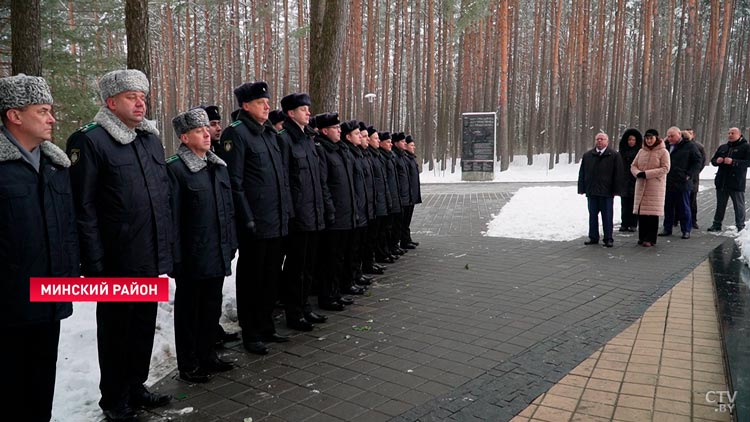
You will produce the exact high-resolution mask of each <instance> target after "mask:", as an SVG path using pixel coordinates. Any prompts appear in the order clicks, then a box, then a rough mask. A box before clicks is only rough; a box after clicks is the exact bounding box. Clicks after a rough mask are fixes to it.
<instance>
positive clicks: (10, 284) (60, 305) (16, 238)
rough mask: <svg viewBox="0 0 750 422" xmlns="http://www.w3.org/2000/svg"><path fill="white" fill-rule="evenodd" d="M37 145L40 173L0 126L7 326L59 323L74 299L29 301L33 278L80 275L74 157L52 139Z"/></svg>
mask: <svg viewBox="0 0 750 422" xmlns="http://www.w3.org/2000/svg"><path fill="white" fill-rule="evenodd" d="M38 148H41V161H40V167H39V172H38V173H37V171H36V169H34V168H33V167H32V166H31V164H29V163H28V162H26V161H25V160H24V159H23V158H22V156H21V152H20V151H19V150H18V148H17V147H16V146H15V145H14V144H12V143H11V141H10V140H9V139H8V138H7V137H6V136H5V134H4V133H3V132H2V126H0V262H2V263H3V271H2V275H0V324H2V326H4V327H8V326H19V325H25V324H33V323H46V322H52V321H58V320H61V319H63V318H67V317H68V316H70V315H71V314H72V313H73V307H72V305H71V304H70V302H52V303H45V302H34V303H31V302H30V301H29V277H77V276H78V275H79V271H78V260H79V258H78V236H77V235H76V224H75V212H74V207H73V196H72V194H71V190H70V173H69V167H70V161H69V160H68V157H66V156H65V153H64V152H63V151H62V150H60V149H59V148H58V147H56V146H55V145H53V144H52V142H49V141H45V142H43V143H42V144H41V145H40V146H39V147H38ZM5 347H15V346H14V345H6V346H5ZM11 364H12V362H11Z"/></svg>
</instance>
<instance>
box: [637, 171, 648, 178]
mask: <svg viewBox="0 0 750 422" xmlns="http://www.w3.org/2000/svg"><path fill="white" fill-rule="evenodd" d="M636 177H640V178H641V179H645V178H646V172H645V171H642V172H640V173H638V175H637V176H636Z"/></svg>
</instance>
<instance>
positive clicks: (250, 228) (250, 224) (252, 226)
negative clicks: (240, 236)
mask: <svg viewBox="0 0 750 422" xmlns="http://www.w3.org/2000/svg"><path fill="white" fill-rule="evenodd" d="M245 227H247V230H248V231H249V232H250V233H252V234H255V221H249V222H248V223H247V226H245Z"/></svg>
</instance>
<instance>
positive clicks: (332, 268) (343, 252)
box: [317, 230, 352, 303]
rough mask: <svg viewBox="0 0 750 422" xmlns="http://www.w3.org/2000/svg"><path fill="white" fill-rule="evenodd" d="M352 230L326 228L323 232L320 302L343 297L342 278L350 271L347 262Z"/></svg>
mask: <svg viewBox="0 0 750 422" xmlns="http://www.w3.org/2000/svg"><path fill="white" fill-rule="evenodd" d="M351 232H352V231H351V230H324V231H323V232H322V233H321V247H320V255H319V256H320V262H319V266H318V272H317V274H318V285H319V289H318V303H330V302H332V301H335V300H338V299H340V298H341V289H340V286H341V284H342V278H343V277H344V275H345V274H348V273H349V267H347V266H346V265H345V264H346V262H347V255H348V253H347V252H348V250H349V248H350V243H351V236H352V233H351Z"/></svg>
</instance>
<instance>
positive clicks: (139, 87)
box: [99, 69, 149, 102]
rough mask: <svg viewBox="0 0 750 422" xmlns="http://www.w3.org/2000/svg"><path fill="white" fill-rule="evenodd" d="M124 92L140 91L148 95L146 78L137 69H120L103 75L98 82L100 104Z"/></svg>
mask: <svg viewBox="0 0 750 422" xmlns="http://www.w3.org/2000/svg"><path fill="white" fill-rule="evenodd" d="M125 91H141V92H143V93H144V94H147V95H148V91H149V83H148V78H147V77H146V75H144V74H143V72H141V71H140V70H137V69H120V70H113V71H111V72H109V73H107V74H105V75H104V76H102V78H101V79H100V80H99V92H100V93H101V98H102V102H106V101H107V98H109V97H113V96H115V95H117V94H119V93H121V92H125Z"/></svg>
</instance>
